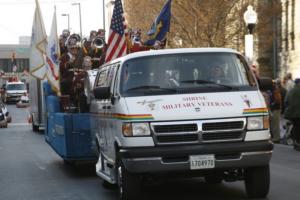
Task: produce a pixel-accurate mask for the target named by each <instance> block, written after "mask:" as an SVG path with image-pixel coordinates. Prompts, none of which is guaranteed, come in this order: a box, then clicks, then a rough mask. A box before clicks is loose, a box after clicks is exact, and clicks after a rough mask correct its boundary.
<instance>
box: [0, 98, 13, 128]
mask: <svg viewBox="0 0 300 200" xmlns="http://www.w3.org/2000/svg"><path fill="white" fill-rule="evenodd" d="M0 111H1V113H2V114H3V116H4V118H5V119H6V122H7V123H10V122H11V116H10V115H9V112H8V110H7V108H6V106H5V104H4V103H3V101H2V99H0ZM0 120H1V119H0Z"/></svg>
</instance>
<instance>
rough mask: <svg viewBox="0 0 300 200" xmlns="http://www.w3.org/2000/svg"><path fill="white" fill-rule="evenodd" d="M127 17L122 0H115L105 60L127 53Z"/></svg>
mask: <svg viewBox="0 0 300 200" xmlns="http://www.w3.org/2000/svg"><path fill="white" fill-rule="evenodd" d="M124 23H125V19H124V17H123V7H122V2H121V0H116V1H115V7H114V11H113V16H112V19H111V24H110V31H109V37H108V43H107V50H106V57H105V62H109V61H111V60H113V59H116V58H118V57H121V56H124V55H126V52H127V44H126V38H125V30H124V29H125V25H124Z"/></svg>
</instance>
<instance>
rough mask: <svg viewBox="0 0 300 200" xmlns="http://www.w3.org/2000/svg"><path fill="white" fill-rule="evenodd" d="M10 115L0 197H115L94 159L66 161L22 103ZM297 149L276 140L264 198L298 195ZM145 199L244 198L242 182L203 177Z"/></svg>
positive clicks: (157, 188) (151, 190) (1, 137)
mask: <svg viewBox="0 0 300 200" xmlns="http://www.w3.org/2000/svg"><path fill="white" fill-rule="evenodd" d="M8 109H9V111H10V113H11V114H12V117H13V122H12V124H10V125H9V127H8V128H7V129H0V158H1V160H0V200H40V199H43V200H52V199H53V200H54V199H55V200H62V199H70V200H94V199H95V200H96V199H97V200H117V199H118V195H117V190H115V189H105V188H103V187H102V181H101V179H100V178H99V177H97V176H96V175H95V170H94V166H93V165H78V166H75V167H71V166H67V165H65V164H64V162H63V160H62V159H61V158H60V157H59V156H57V155H56V153H55V152H54V151H53V150H52V149H51V147H49V146H48V144H47V143H46V142H45V140H44V135H43V134H42V133H34V132H32V131H31V126H30V125H28V124H27V116H28V112H27V110H26V109H17V108H15V106H14V105H9V106H8ZM299 186H300V152H296V151H294V150H293V149H292V148H291V147H289V146H285V145H276V146H275V149H274V154H273V158H272V161H271V188H270V193H269V196H268V198H267V199H270V200H271V199H272V200H281V199H285V200H295V199H300V192H298V189H299ZM143 199H145V200H150V199H151V200H153V199H155V200H168V199H172V200H196V199H197V200H198V199H209V200H210V199H216V200H217V199H218V200H219V199H234V200H241V199H247V196H246V194H245V190H244V183H243V182H234V183H222V184H220V185H209V184H206V183H204V181H203V179H201V178H197V179H196V178H195V179H192V180H191V179H186V180H173V181H169V182H167V183H162V184H158V185H152V186H148V187H146V188H145V190H144V191H143Z"/></svg>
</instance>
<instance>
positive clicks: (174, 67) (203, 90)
mask: <svg viewBox="0 0 300 200" xmlns="http://www.w3.org/2000/svg"><path fill="white" fill-rule="evenodd" d="M259 81H260V87H261V88H267V89H268V88H270V86H271V80H270V79H261V80H259ZM93 90H94V99H93V100H92V102H91V106H90V112H91V114H92V120H91V129H92V134H93V135H94V136H95V141H94V142H95V145H96V147H97V151H98V153H99V160H98V163H97V165H96V172H97V174H98V175H99V176H100V177H101V178H102V179H104V181H105V183H106V184H107V183H111V184H118V186H119V191H120V197H121V199H136V198H138V196H139V191H140V188H141V185H142V184H141V181H142V180H143V181H144V180H151V179H152V178H161V177H169V176H166V175H170V177H172V176H173V177H174V175H175V176H176V177H178V176H180V175H183V176H186V175H190V176H204V177H205V180H206V181H207V182H210V183H220V182H221V181H223V180H225V181H235V180H245V185H246V191H247V194H248V195H249V196H250V197H265V196H266V195H267V194H268V191H269V184H270V171H269V162H270V159H271V155H272V149H273V144H272V142H271V141H270V132H269V114H268V109H267V107H266V104H265V101H264V98H263V96H262V94H261V92H260V90H259V87H258V83H257V81H256V79H255V78H254V75H253V73H252V72H251V70H250V69H249V66H248V65H247V63H246V61H245V59H244V57H243V56H242V55H241V54H239V53H238V52H236V51H234V50H232V49H224V48H195V49H170V50H158V51H147V52H139V53H133V54H130V55H127V56H125V57H122V58H119V59H116V60H114V61H112V62H110V63H108V64H105V65H103V66H102V67H101V68H100V69H99V71H98V74H97V77H96V80H95V83H94V89H93Z"/></svg>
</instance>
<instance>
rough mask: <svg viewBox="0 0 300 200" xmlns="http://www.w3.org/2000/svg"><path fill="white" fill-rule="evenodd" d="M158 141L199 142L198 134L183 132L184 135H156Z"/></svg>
mask: <svg viewBox="0 0 300 200" xmlns="http://www.w3.org/2000/svg"><path fill="white" fill-rule="evenodd" d="M156 139H157V142H158V143H186V142H197V141H198V140H199V137H198V134H183V135H158V136H156Z"/></svg>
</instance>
